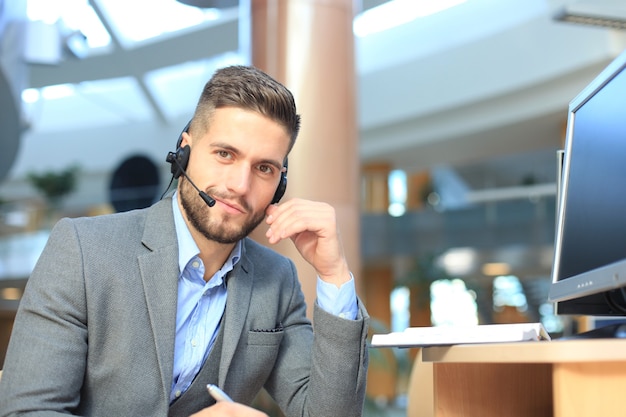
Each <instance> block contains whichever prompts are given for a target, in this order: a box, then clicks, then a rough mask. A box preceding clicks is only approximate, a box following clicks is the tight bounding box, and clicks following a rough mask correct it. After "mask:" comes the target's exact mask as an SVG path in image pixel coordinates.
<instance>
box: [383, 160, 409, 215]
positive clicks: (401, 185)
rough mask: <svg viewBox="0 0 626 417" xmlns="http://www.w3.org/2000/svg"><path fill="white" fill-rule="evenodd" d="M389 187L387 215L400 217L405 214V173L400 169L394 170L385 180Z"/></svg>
mask: <svg viewBox="0 0 626 417" xmlns="http://www.w3.org/2000/svg"><path fill="white" fill-rule="evenodd" d="M387 186H388V187H389V208H388V209H387V211H388V212H389V215H391V216H394V217H399V216H402V215H403V214H404V213H406V195H407V191H406V190H407V185H406V173H405V172H404V171H402V170H400V169H394V170H392V171H391V172H390V173H389V176H388V178H387Z"/></svg>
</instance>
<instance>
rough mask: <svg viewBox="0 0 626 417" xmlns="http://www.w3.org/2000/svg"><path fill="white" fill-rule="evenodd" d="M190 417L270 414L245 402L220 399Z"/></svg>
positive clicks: (248, 416)
mask: <svg viewBox="0 0 626 417" xmlns="http://www.w3.org/2000/svg"><path fill="white" fill-rule="evenodd" d="M190 417H268V415H267V414H265V413H263V412H262V411H259V410H255V409H254V408H251V407H248V406H246V405H243V404H239V403H233V402H227V401H218V402H217V403H215V404H214V405H212V406H211V407H207V408H205V409H203V410H200V411H198V412H197V413H196V414H193V415H192V416H190Z"/></svg>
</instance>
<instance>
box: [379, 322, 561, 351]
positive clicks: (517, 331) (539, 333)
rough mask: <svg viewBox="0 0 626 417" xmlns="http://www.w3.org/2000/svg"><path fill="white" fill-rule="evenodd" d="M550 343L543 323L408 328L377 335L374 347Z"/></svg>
mask: <svg viewBox="0 0 626 417" xmlns="http://www.w3.org/2000/svg"><path fill="white" fill-rule="evenodd" d="M538 340H550V335H549V334H548V332H546V330H545V329H544V328H543V326H542V324H541V323H515V324H480V325H475V326H434V327H409V328H407V329H406V330H404V331H402V332H393V333H388V334H375V335H373V336H372V343H371V346H372V347H427V346H446V345H459V344H466V343H499V342H524V341H538Z"/></svg>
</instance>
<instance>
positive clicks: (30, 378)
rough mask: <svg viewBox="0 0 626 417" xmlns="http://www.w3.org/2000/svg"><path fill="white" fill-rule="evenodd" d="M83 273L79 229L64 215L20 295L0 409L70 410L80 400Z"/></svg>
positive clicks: (19, 411) (84, 338) (4, 411)
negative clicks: (22, 293)
mask: <svg viewBox="0 0 626 417" xmlns="http://www.w3.org/2000/svg"><path fill="white" fill-rule="evenodd" d="M61 253H63V254H64V255H63V256H60V255H59V254H61ZM82 276H83V271H82V263H81V254H80V247H79V245H78V242H77V239H76V235H75V233H74V229H73V227H72V225H71V222H70V221H68V220H62V221H61V222H60V223H58V224H57V226H56V227H55V228H54V230H53V231H52V233H51V235H50V238H49V240H48V243H47V244H46V246H45V248H44V250H43V252H42V254H41V256H40V258H39V260H38V262H37V264H36V266H35V268H34V270H33V273H32V275H31V277H30V278H29V280H28V283H27V287H26V291H25V293H24V296H23V298H22V300H21V301H20V306H19V309H18V312H17V315H16V318H15V324H14V327H13V329H14V330H13V333H12V335H11V339H10V343H9V348H8V351H7V355H6V359H5V363H4V370H3V376H2V380H1V382H0V415H2V416H8V415H15V414H19V415H28V414H27V411H28V410H47V412H46V414H45V415H47V416H48V415H49V416H53V415H57V414H58V415H61V414H64V415H67V414H68V413H71V412H72V410H74V409H75V407H76V406H77V405H78V403H79V398H80V387H81V385H82V381H83V375H84V371H85V369H84V368H85V356H86V354H87V330H86V313H85V311H86V306H85V288H84V281H83V280H82V278H81V277H82ZM38 415H39V414H38Z"/></svg>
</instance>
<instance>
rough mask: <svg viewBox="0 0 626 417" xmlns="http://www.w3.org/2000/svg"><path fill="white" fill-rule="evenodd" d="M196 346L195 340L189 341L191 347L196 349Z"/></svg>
mask: <svg viewBox="0 0 626 417" xmlns="http://www.w3.org/2000/svg"><path fill="white" fill-rule="evenodd" d="M197 345H198V342H196V340H195V339H194V340H192V341H191V346H193V347H196V346H197Z"/></svg>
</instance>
